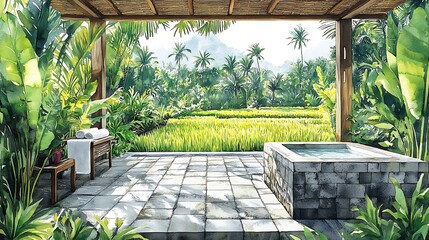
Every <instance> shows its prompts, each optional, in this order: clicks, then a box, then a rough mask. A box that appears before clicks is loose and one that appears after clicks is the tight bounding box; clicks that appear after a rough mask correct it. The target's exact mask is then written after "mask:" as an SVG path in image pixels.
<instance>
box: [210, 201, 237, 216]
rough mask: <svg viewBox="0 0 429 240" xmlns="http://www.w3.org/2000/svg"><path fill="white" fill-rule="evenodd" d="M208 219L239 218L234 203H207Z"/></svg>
mask: <svg viewBox="0 0 429 240" xmlns="http://www.w3.org/2000/svg"><path fill="white" fill-rule="evenodd" d="M206 217H207V218H212V219H234V218H238V217H239V216H238V212H237V210H236V206H235V203H234V202H217V203H207V206H206Z"/></svg>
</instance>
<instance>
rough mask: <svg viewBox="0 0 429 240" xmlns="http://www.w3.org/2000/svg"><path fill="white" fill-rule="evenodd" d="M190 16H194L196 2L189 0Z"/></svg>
mask: <svg viewBox="0 0 429 240" xmlns="http://www.w3.org/2000/svg"><path fill="white" fill-rule="evenodd" d="M188 9H189V15H194V1H193V0H188Z"/></svg>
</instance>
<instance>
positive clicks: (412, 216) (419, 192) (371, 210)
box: [345, 175, 429, 240]
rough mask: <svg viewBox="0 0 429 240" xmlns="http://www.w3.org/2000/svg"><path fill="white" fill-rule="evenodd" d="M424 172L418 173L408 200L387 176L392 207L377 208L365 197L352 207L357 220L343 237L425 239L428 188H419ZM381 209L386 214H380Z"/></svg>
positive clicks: (427, 228) (398, 185)
mask: <svg viewBox="0 0 429 240" xmlns="http://www.w3.org/2000/svg"><path fill="white" fill-rule="evenodd" d="M423 178H424V175H421V176H420V178H419V180H418V182H417V184H416V188H415V190H414V192H413V194H412V196H411V200H410V201H408V200H407V199H406V198H405V195H404V192H403V191H402V189H401V186H400V184H399V183H398V181H397V180H396V179H394V178H390V180H391V181H392V183H393V185H394V186H395V192H396V193H395V201H394V203H393V209H384V210H381V206H379V207H376V206H374V204H373V203H372V202H371V200H370V199H369V198H368V197H366V207H365V208H364V209H356V211H357V212H358V213H359V216H358V217H357V220H358V221H357V222H354V223H352V224H351V225H350V226H351V228H352V229H354V230H353V231H352V232H351V233H350V234H345V236H346V239H392V240H395V239H413V240H417V239H422V240H423V239H426V238H427V235H428V232H429V227H428V224H429V208H428V207H429V205H428V201H427V199H428V198H429V189H422V183H423ZM381 212H383V213H387V214H388V215H390V218H384V217H381Z"/></svg>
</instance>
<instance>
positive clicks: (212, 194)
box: [207, 190, 234, 202]
mask: <svg viewBox="0 0 429 240" xmlns="http://www.w3.org/2000/svg"><path fill="white" fill-rule="evenodd" d="M229 201H234V195H233V194H232V191H231V190H209V191H207V202H229Z"/></svg>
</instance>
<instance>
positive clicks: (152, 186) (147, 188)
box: [130, 183, 157, 191]
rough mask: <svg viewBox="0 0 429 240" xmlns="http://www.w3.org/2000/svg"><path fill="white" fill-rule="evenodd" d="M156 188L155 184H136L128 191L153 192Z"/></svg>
mask: <svg viewBox="0 0 429 240" xmlns="http://www.w3.org/2000/svg"><path fill="white" fill-rule="evenodd" d="M156 186H157V185H156V184H155V183H136V184H134V186H133V187H132V188H131V189H130V191H153V190H155V188H156Z"/></svg>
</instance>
